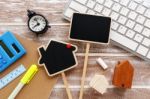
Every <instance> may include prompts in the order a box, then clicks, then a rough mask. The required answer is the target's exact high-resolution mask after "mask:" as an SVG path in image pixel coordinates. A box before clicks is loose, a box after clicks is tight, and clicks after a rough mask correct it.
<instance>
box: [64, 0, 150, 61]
mask: <svg viewBox="0 0 150 99" xmlns="http://www.w3.org/2000/svg"><path fill="white" fill-rule="evenodd" d="M75 12H78V13H87V14H95V15H100V16H110V17H111V18H112V27H111V36H110V38H111V41H112V42H113V43H114V44H115V45H117V46H120V47H122V48H124V49H126V50H128V51H130V52H132V53H134V54H135V55H137V56H139V57H141V58H143V59H145V60H148V61H150V0H144V1H143V0H70V1H69V3H68V5H67V7H66V9H65V11H64V13H63V15H64V18H65V19H67V20H71V17H72V15H73V13H75Z"/></svg>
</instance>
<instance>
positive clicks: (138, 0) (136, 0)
mask: <svg viewBox="0 0 150 99" xmlns="http://www.w3.org/2000/svg"><path fill="white" fill-rule="evenodd" d="M134 1H135V2H137V3H142V2H143V0H134Z"/></svg>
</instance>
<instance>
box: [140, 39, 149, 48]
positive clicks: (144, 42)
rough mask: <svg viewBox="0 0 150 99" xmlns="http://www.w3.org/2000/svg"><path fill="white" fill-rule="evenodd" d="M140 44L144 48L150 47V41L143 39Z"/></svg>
mask: <svg viewBox="0 0 150 99" xmlns="http://www.w3.org/2000/svg"><path fill="white" fill-rule="evenodd" d="M142 44H143V45H145V46H147V47H150V39H148V38H144V40H143V42H142Z"/></svg>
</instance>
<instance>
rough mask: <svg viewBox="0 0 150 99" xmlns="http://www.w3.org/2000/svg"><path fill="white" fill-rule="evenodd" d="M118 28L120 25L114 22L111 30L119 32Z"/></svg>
mask: <svg viewBox="0 0 150 99" xmlns="http://www.w3.org/2000/svg"><path fill="white" fill-rule="evenodd" d="M118 26H119V24H118V23H116V22H112V25H111V28H112V29H114V30H117V28H118Z"/></svg>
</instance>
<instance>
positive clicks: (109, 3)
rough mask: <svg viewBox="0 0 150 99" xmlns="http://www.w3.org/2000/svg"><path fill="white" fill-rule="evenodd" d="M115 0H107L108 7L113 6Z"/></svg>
mask: <svg viewBox="0 0 150 99" xmlns="http://www.w3.org/2000/svg"><path fill="white" fill-rule="evenodd" d="M112 4H113V2H112V1H111V0H105V3H104V5H105V6H106V7H108V8H110V7H111V6H112Z"/></svg>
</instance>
